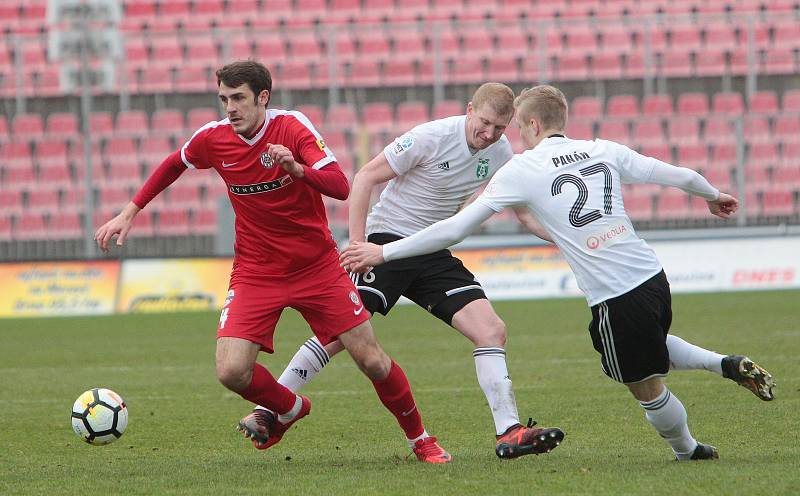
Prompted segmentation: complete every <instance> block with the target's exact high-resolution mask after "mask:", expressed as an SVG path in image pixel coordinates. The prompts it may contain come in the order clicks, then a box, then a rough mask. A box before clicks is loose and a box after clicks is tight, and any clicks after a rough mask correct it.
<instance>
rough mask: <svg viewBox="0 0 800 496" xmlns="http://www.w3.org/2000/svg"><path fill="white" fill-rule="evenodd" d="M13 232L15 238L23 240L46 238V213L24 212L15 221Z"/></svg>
mask: <svg viewBox="0 0 800 496" xmlns="http://www.w3.org/2000/svg"><path fill="white" fill-rule="evenodd" d="M12 232H13V237H14V238H15V239H19V240H22V241H27V240H32V239H46V238H47V228H46V226H45V222H44V215H43V214H41V213H23V214H22V215H20V216H19V217H18V218H17V220H16V222H15V223H14V227H13V229H12Z"/></svg>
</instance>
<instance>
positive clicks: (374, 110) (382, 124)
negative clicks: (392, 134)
mask: <svg viewBox="0 0 800 496" xmlns="http://www.w3.org/2000/svg"><path fill="white" fill-rule="evenodd" d="M361 120H362V121H363V122H364V123H365V124H366V125H367V126H369V127H370V128H374V129H380V128H391V127H393V126H394V113H393V111H392V106H391V104H389V103H386V102H373V103H368V104H366V105H364V111H363V112H362V114H361Z"/></svg>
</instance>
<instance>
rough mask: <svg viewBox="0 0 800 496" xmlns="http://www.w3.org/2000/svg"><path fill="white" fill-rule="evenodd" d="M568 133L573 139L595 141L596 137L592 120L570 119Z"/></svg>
mask: <svg viewBox="0 0 800 496" xmlns="http://www.w3.org/2000/svg"><path fill="white" fill-rule="evenodd" d="M566 131H567V136H569V137H570V138H572V139H579V140H593V139H595V137H596V136H595V133H594V124H593V121H592V120H591V119H579V118H578V119H568V120H567V129H566Z"/></svg>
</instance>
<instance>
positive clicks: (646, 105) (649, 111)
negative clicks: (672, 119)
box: [642, 94, 673, 117]
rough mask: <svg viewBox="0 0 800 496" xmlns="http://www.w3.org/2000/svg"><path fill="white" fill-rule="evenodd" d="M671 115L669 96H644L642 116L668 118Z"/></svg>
mask: <svg viewBox="0 0 800 496" xmlns="http://www.w3.org/2000/svg"><path fill="white" fill-rule="evenodd" d="M672 113H673V110H672V98H671V97H670V96H669V95H665V94H657V95H646V96H645V97H644V99H643V100H642V114H644V115H649V116H658V117H669V116H671V115H672Z"/></svg>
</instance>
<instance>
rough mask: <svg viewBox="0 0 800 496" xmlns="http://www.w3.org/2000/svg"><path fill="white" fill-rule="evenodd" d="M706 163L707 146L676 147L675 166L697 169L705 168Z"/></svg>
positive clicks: (702, 144) (700, 144) (685, 145)
mask: <svg viewBox="0 0 800 496" xmlns="http://www.w3.org/2000/svg"><path fill="white" fill-rule="evenodd" d="M708 162H709V161H708V145H706V144H705V143H694V144H684V145H681V146H680V147H678V162H677V164H676V165H680V166H682V167H688V168H690V169H698V168H706V167H707V166H708Z"/></svg>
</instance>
